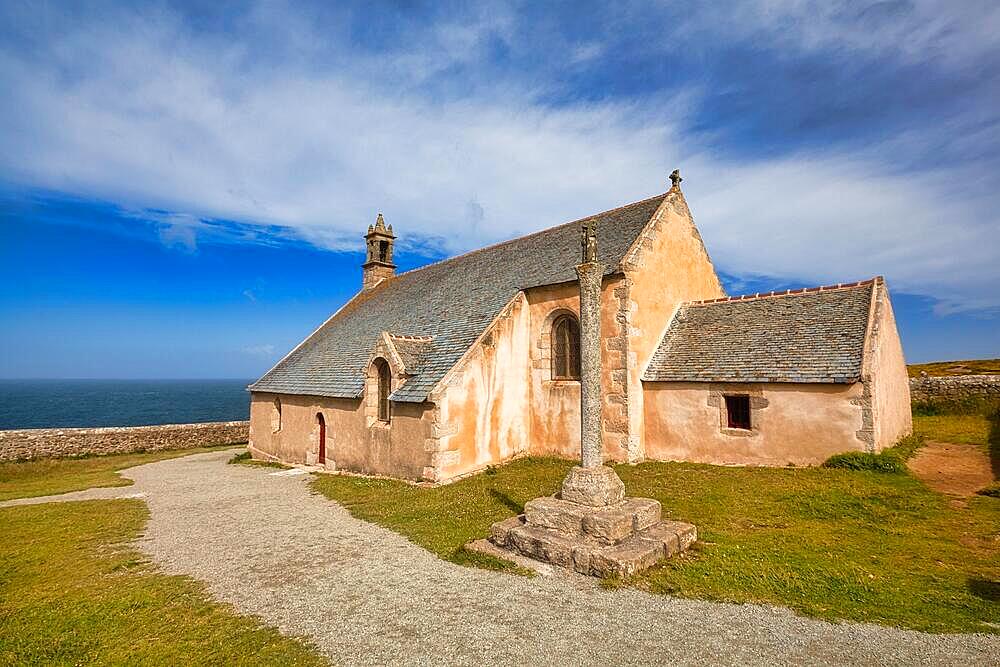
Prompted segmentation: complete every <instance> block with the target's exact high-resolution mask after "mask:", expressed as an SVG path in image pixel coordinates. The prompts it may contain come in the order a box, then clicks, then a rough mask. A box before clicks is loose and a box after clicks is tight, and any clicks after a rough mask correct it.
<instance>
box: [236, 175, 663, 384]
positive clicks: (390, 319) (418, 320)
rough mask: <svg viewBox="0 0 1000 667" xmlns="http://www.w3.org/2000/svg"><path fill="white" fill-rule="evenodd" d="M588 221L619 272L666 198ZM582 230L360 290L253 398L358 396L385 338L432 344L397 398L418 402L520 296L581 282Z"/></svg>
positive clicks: (608, 270) (494, 249)
mask: <svg viewBox="0 0 1000 667" xmlns="http://www.w3.org/2000/svg"><path fill="white" fill-rule="evenodd" d="M666 196H667V195H666V194H662V195H658V196H656V197H652V198H650V199H646V200H643V201H640V202H636V203H634V204H629V205H627V206H622V207H620V208H616V209H613V210H611V211H606V212H604V213H598V214H597V215H594V216H590V218H585V219H591V218H595V219H597V223H598V228H597V230H598V231H597V236H598V250H599V257H600V260H601V261H602V262H603V263H604V264H605V274H606V275H608V274H613V273H618V272H620V268H619V264H620V263H621V260H622V258H623V257H624V255H625V253H626V252H627V251H628V249H629V247H630V246H631V245H632V243H633V242H634V241H635V239H636V238H637V237H638V236H639V234H640V232H641V231H642V230H643V228H644V227H645V226H646V224H647V223H648V222H649V220H650V219H651V218H652V217H653V213H655V212H656V209H657V208H658V207H659V205H660V203H661V202H662V201H663V199H664V198H665V197H666ZM580 222H582V221H581V220H577V221H574V222H570V223H566V224H564V225H560V226H558V227H553V228H551V229H547V230H544V231H541V232H537V233H535V234H530V235H528V236H522V237H520V238H516V239H513V240H511V241H507V242H505V243H500V244H497V245H494V246H490V247H487V248H483V249H481V250H476V251H473V252H470V253H467V254H465V255H460V256H458V257H454V258H451V259H447V260H444V261H442V262H437V263H435V264H430V265H428V266H425V267H423V268H420V269H416V270H414V271H408V272H406V273H402V274H400V275H398V276H396V277H395V278H392V279H390V280H387V281H385V282H383V283H381V284H379V285H378V286H377V287H375V288H374V289H371V290H369V291H367V292H362V293H360V294H359V295H357V296H356V297H355V298H354V299H352V300H351V301H349V302H348V303H347V304H346V305H345V306H344V307H343V308H342V309H341V310H340V311H339V312H337V313H336V314H335V315H334V316H333V317H332V318H330V319H329V320H328V321H327V322H326V323H324V324H323V326H321V327H320V328H319V329H318V330H317V331H316V332H315V333H314V334H313V335H312V336H310V337H309V338H308V339H306V341H304V342H303V343H302V344H301V345H300V346H299V347H298V348H297V349H295V350H294V351H293V352H292V353H291V354H289V355H288V356H287V357H286V358H285V359H283V360H281V361H280V362H278V364H277V365H276V366H275V367H274V368H272V369H271V370H270V371H268V372H267V374H266V375H264V377H262V378H261V379H259V380H258V381H257V382H255V383H253V384H252V385H250V387H249V388H250V390H251V391H263V392H274V393H286V394H307V395H313V396H333V397H341V398H356V397H359V396H361V393H362V390H363V388H364V371H365V366H366V365H367V363H368V360H369V355H370V354H371V352H372V349H373V348H374V346H375V343H376V341H377V339H378V337H379V336H380V335H381V333H382V332H383V331H388V332H389V333H390V334H393V335H397V336H399V335H403V336H418V337H424V338H432V340H431V341H430V343H429V344H428V345H425V346H422V347H423V350H422V351H421V360H422V363H421V365H420V372H419V373H418V374H417V375H415V376H414V377H411V378H408V379H407V380H406V381H405V382H404V383H403V384H402V385H401V386H400V387H399V388H397V389H396V391H395V392H393V394H392V396H391V398H392V400H394V401H403V402H421V401H424V400H426V399H427V395H428V394H429V393H430V391H431V390H432V389H433V388H434V386H435V385H436V384H437V383H438V382H439V381H440V380H441V378H443V377H444V375H445V374H446V373H447V372H448V371H449V370H450V369H451V368H452V367H453V366H454V365H455V364H456V362H458V360H459V359H460V358H461V357H462V355H463V354H465V352H466V350H468V349H469V348H470V347H471V346H472V344H473V343H474V342H475V341H476V339H477V338H478V337H479V336H480V334H482V333H483V332H484V331H485V330H486V328H487V327H488V326H489V325H490V323H491V322H492V321H493V319H494V318H495V317H496V316H497V315H498V314H499V313H500V311H501V310H502V309H503V307H504V306H505V305H507V303H509V302H510V300H511V299H513V298H514V297H515V296H516V295H517V293H518V292H519V291H520V290H522V289H527V288H530V287H537V286H541V285H551V284H557V283H562V282H568V281H572V280H576V279H577V277H576V272H575V271H574V268H573V267H574V266H575V265H576V264H578V263H579V261H580V231H579V227H580Z"/></svg>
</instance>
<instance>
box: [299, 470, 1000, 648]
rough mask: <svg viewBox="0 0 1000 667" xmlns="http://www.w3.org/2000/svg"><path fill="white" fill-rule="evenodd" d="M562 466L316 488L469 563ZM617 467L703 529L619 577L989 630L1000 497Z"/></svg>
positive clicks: (854, 475) (865, 617)
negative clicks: (431, 482) (467, 547)
mask: <svg viewBox="0 0 1000 667" xmlns="http://www.w3.org/2000/svg"><path fill="white" fill-rule="evenodd" d="M570 465H572V463H571V462H569V461H562V460H557V459H545V458H534V459H523V460H520V461H516V462H513V463H511V464H508V465H506V466H503V467H500V468H497V469H495V470H494V471H493V474H482V475H477V476H475V477H471V478H468V479H464V480H460V481H458V482H455V483H454V484H450V485H447V486H442V487H438V488H419V487H415V486H412V485H409V484H405V483H402V482H395V481H391V480H371V479H364V478H357V477H347V476H341V477H338V476H326V475H322V476H318V478H317V479H316V480H315V481H314V482H313V485H314V488H315V489H316V490H317V491H319V492H321V493H323V494H324V495H326V496H328V497H330V498H333V499H334V500H337V501H338V502H341V503H342V504H344V505H345V506H346V507H347V508H348V509H349V510H350V511H351V513H352V514H354V516H356V517H358V518H361V519H364V520H366V521H371V522H374V523H378V524H380V525H383V526H386V527H388V528H390V529H392V530H395V531H397V532H399V533H401V534H403V535H405V536H406V537H408V538H409V539H411V540H412V541H413V542H415V543H416V544H419V545H421V546H423V547H425V548H427V549H428V550H430V551H432V552H433V553H435V554H437V555H438V556H440V557H442V558H445V559H448V560H452V561H455V562H458V563H462V564H477V563H475V562H470V560H469V558H468V555H467V553H466V552H464V551H463V549H462V545H463V544H465V543H466V542H468V541H469V540H472V539H476V538H481V537H484V536H486V535H487V534H488V530H489V527H490V524H492V523H493V522H494V521H497V520H500V519H503V518H505V517H508V516H511V515H513V514H516V513H518V512H520V511H521V509H522V508H523V505H524V503H525V502H526V501H528V500H530V499H532V498H535V497H538V496H540V495H546V494H551V493H553V492H555V491H556V490H557V489H558V488H559V484H560V483H561V481H562V478H563V476H564V475H565V473H566V471H567V470H568V468H569V466H570ZM617 470H618V473H619V474H620V475H621V477H622V479H623V480H624V481H625V484H626V488H627V489H628V492H629V494H630V495H634V496H645V497H651V498H656V499H657V500H659V501H660V502H661V503H662V504H663V508H664V515H665V517H668V518H673V519H680V520H684V521H690V522H691V523H694V524H695V525H697V526H698V530H699V537H700V542H699V544H698V545H697V548H696V549H695V550H694V551H693V552H689V554H687V555H685V556H683V557H681V558H677V559H674V560H672V561H668V562H667V563H666V564H664V565H661V566H657V567H656V568H654V569H652V570H650V571H648V572H646V573H644V574H642V575H640V576H638V577H636V578H634V579H632V580H629V581H628V582H625V583H626V584H627V585H630V586H634V587H637V588H642V589H645V590H649V591H652V592H657V593H671V594H675V595H680V596H683V597H691V598H703V599H709V600H724V601H731V602H765V603H772V604H777V605H784V606H788V607H791V608H792V609H795V610H796V611H798V612H800V613H803V614H806V615H810V616H817V617H821V618H828V619H846V620H856V621H869V622H875V623H881V624H886V625H894V626H900V627H905V628H913V629H917V630H926V631H933V632H959V631H979V632H998V627H997V626H998V625H1000V605H998V604H997V600H996V599H995V597H993V599H989V598H991V597H992V593H989V591H995V589H996V587H997V586H998V584H997V582H998V581H1000V551H998V548H997V527H998V526H1000V499H995V498H989V497H976V498H973V499H971V500H970V501H969V504H968V507H967V508H965V509H957V508H953V507H950V506H949V504H948V502H947V499H946V498H945V497H944V496H942V495H940V494H937V493H935V492H933V491H930V490H929V489H928V488H927V487H926V486H924V485H923V484H922V483H920V482H919V481H918V480H916V479H914V478H913V477H911V476H910V475H909V474H907V473H905V472H904V473H901V474H893V475H886V474H880V473H875V472H870V471H853V470H840V469H829V468H805V469H803V468H797V469H795V468H792V469H790V468H736V467H723V466H709V465H697V464H683V463H654V462H650V463H644V464H641V465H638V466H618V467H617ZM989 624H994V625H989Z"/></svg>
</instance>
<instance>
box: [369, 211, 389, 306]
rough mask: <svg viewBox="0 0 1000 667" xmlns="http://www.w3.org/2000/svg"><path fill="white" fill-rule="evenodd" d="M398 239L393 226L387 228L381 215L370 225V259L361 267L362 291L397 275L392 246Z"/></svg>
mask: <svg viewBox="0 0 1000 667" xmlns="http://www.w3.org/2000/svg"><path fill="white" fill-rule="evenodd" d="M395 240H396V237H395V236H393V234H392V225H389V226H388V227H386V226H385V220H383V219H382V214H381V213H379V214H378V217H377V218H376V219H375V224H374V225H368V233H367V234H365V244H366V246H367V248H368V257H367V259H365V263H364V264H362V265H361V269H362V281H361V289H362V290H366V289H371V288H372V287H375V285H377V284H379V283H380V282H382V281H383V280H386V279H388V278H392V277H393V276H394V275H396V265H395V264H393V263H392V244H393V241H395Z"/></svg>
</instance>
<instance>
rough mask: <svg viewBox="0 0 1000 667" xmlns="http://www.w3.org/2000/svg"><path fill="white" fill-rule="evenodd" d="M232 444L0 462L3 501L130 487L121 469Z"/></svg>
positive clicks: (0, 492) (215, 449)
mask: <svg viewBox="0 0 1000 667" xmlns="http://www.w3.org/2000/svg"><path fill="white" fill-rule="evenodd" d="M232 446H233V445H222V446H219V447H199V448H196V449H172V450H168V451H159V452H144V453H136V454H114V455H111V456H92V457H85V458H67V459H38V460H35V461H21V462H17V463H0V500H10V499H11V498H33V497H36V496H49V495H53V494H56V493H69V492H70V491H82V490H84V489H90V488H94V487H107V486H130V485H131V484H132V480H130V479H125V478H124V477H122V476H121V475H119V474H118V471H119V470H124V469H125V468H131V467H133V466H137V465H142V464H143V463H151V462H153V461H162V460H163V459H172V458H176V457H178V456H188V455H189V454H197V453H199V452H211V451H217V450H219V449H226V448H228V447H232Z"/></svg>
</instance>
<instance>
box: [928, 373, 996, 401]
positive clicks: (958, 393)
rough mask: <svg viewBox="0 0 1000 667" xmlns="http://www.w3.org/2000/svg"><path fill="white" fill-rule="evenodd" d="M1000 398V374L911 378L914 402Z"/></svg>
mask: <svg viewBox="0 0 1000 667" xmlns="http://www.w3.org/2000/svg"><path fill="white" fill-rule="evenodd" d="M981 399H1000V375H952V376H944V377H935V376H927V377H917V378H910V400H912V401H913V402H914V403H932V402H935V401H941V400H944V401H958V402H962V401H968V400H981Z"/></svg>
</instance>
